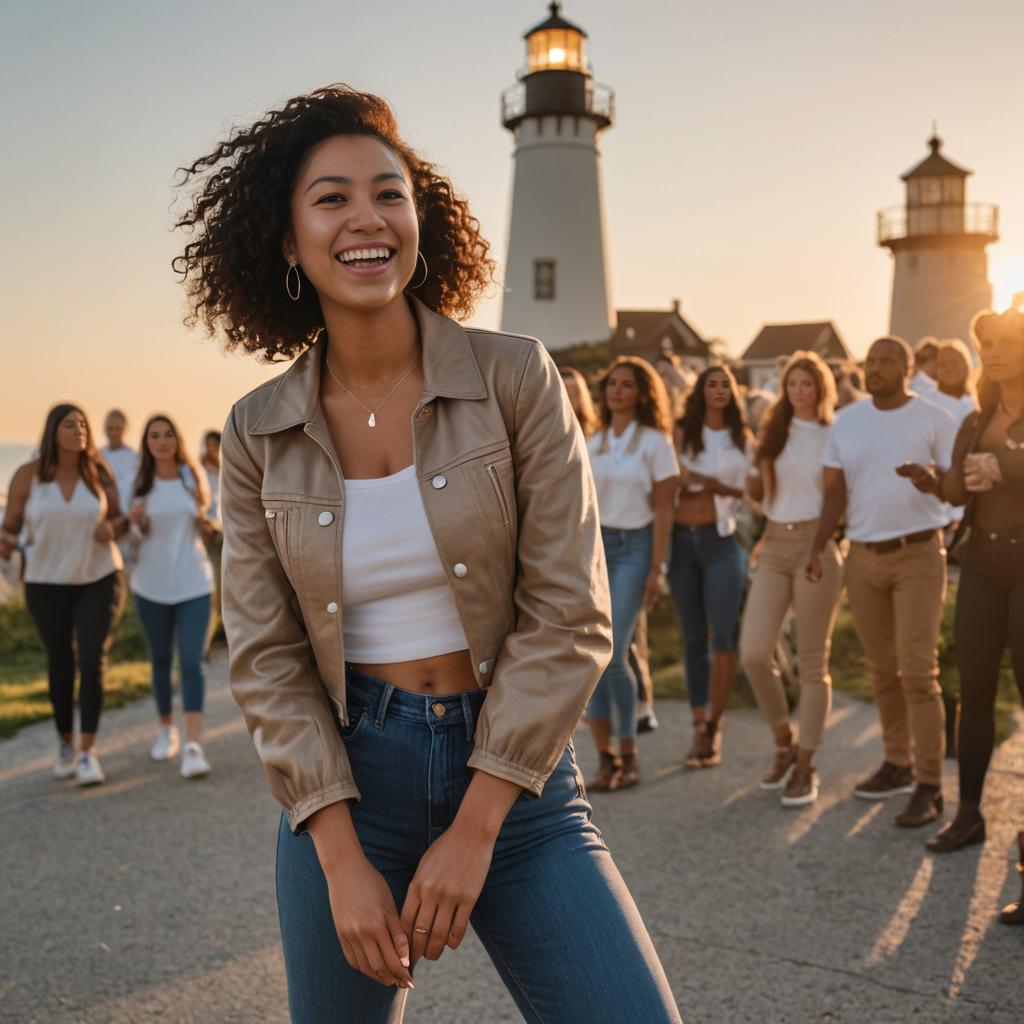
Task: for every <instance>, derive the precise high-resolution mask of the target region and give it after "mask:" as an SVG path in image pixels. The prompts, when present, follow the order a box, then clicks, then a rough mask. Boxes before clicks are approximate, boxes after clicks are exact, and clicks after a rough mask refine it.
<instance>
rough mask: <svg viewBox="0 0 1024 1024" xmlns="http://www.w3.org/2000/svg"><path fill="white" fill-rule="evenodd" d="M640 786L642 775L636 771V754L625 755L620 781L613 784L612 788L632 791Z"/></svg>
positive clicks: (623, 756)
mask: <svg viewBox="0 0 1024 1024" xmlns="http://www.w3.org/2000/svg"><path fill="white" fill-rule="evenodd" d="M638 785H640V773H639V772H638V771H637V769H636V754H623V755H622V771H621V772H620V773H619V777H618V779H617V780H616V781H615V782H613V783H612V785H611V788H612V789H614V790H619V789H632V788H633V787H634V786H638Z"/></svg>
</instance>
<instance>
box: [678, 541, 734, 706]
mask: <svg viewBox="0 0 1024 1024" xmlns="http://www.w3.org/2000/svg"><path fill="white" fill-rule="evenodd" d="M746 582H747V556H746V554H745V553H744V551H743V548H741V547H740V542H739V541H738V540H737V539H736V535H735V534H732V535H730V536H728V537H719V536H718V529H717V527H716V526H715V525H714V523H712V524H710V525H708V526H675V527H673V529H672V556H671V558H670V559H669V564H668V583H669V588H670V589H671V591H672V604H673V605H674V606H675V609H676V616H677V618H678V619H679V625H680V628H681V629H682V631H683V667H684V668H685V670H686V688H687V690H688V691H689V694H690V706H691V707H695V708H701V707H705V706H706V705H707V703H708V691H709V680H710V676H711V649H714V650H715V651H716V652H721V653H732V652H734V651H735V650H736V646H737V631H738V630H737V627H738V626H739V620H740V607H741V606H742V604H743V591H744V588H745V586H746ZM709 634H710V638H711V641H710V646H709V643H708V637H709Z"/></svg>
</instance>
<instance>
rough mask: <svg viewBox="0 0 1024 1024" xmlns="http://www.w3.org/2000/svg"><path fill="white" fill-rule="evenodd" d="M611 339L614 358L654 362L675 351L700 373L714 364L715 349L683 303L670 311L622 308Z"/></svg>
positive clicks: (675, 300)
mask: <svg viewBox="0 0 1024 1024" xmlns="http://www.w3.org/2000/svg"><path fill="white" fill-rule="evenodd" d="M616 316H617V323H616V327H615V333H614V334H612V336H611V341H610V344H611V352H612V356H613V357H614V356H640V357H642V358H643V359H648V360H650V361H651V362H653V361H654V360H655V359H657V357H658V355H659V354H660V353H661V352H663V351H665V350H666V349H671V350H672V351H673V352H675V354H676V355H678V356H680V357H681V358H682V359H683V362H685V363H686V365H687V366H689V367H691V368H692V369H694V370H697V371H698V372H699V371H700V370H702V369H704V367H705V366H707V365H708V363H710V362H712V361H714V353H713V352H712V351H711V346H710V345H709V344H708V343H707V342H706V341H705V340H704V339H703V338H702V337H701V336H700V334H698V333H697V331H696V330H695V329H694V327H693V326H692V325H691V324H690V323H689V322H688V321H687V320H686V318H685V317H684V316H683V314H682V310H681V308H680V304H679V300H678V299H673V300H672V307H671V308H670V309H620V310H618V311H617V314H616Z"/></svg>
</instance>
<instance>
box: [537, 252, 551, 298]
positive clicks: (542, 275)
mask: <svg viewBox="0 0 1024 1024" xmlns="http://www.w3.org/2000/svg"><path fill="white" fill-rule="evenodd" d="M533 297H534V299H537V300H539V301H547V300H551V299H553V298H554V297H555V261H554V260H534V261H533Z"/></svg>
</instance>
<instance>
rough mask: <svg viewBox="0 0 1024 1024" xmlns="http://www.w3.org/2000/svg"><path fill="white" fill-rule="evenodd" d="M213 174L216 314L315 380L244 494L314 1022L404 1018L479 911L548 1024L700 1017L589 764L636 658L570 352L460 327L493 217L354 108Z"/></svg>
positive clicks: (246, 577)
mask: <svg viewBox="0 0 1024 1024" xmlns="http://www.w3.org/2000/svg"><path fill="white" fill-rule="evenodd" d="M185 175H186V179H188V178H190V177H192V176H194V175H203V176H204V177H203V186H202V188H201V190H200V192H199V194H198V195H197V197H196V198H195V199H194V201H193V204H192V207H191V209H190V211H189V212H188V213H187V214H186V215H185V216H183V217H182V218H181V221H180V223H181V226H183V227H185V228H189V229H192V230H194V231H195V233H196V237H195V239H194V240H193V241H192V242H191V243H190V244H189V245H188V246H187V247H186V249H185V253H184V254H183V255H182V256H181V257H180V258H179V259H178V260H177V261H176V263H175V266H176V267H177V269H178V270H179V271H181V272H182V273H183V274H184V275H185V277H186V280H187V283H188V287H189V291H190V295H191V297H192V304H193V305H192V318H193V320H197V321H202V322H203V323H204V324H205V325H206V326H207V327H208V328H209V329H211V330H214V329H218V328H219V329H222V330H223V331H224V333H225V334H226V336H227V342H228V345H229V346H238V347H241V348H244V349H246V350H248V351H250V352H253V353H256V354H258V355H261V356H263V357H264V358H268V359H273V358H279V357H284V358H290V357H294V356H297V357H298V358H296V359H295V362H294V364H293V366H292V367H291V368H290V369H289V370H288V371H287V372H286V373H284V374H283V375H282V376H281V377H279V378H278V379H276V380H273V381H270V382H269V383H267V384H265V385H263V386H262V387H260V388H257V389H256V390H255V391H253V392H252V393H250V394H248V395H246V396H244V397H243V398H241V399H240V400H239V401H238V402H236V403H235V405H234V407H233V408H232V411H231V414H230V416H229V418H228V422H227V424H226V425H225V428H224V433H223V446H222V491H221V495H222V506H221V508H222V518H223V523H224V555H223V578H224V624H225V629H226V632H227V637H228V650H229V657H230V674H231V687H232V692H233V694H234V696H235V699H236V700H237V701H238V703H239V704H240V705H241V707H242V709H243V711H244V713H245V717H246V722H247V724H248V726H249V729H250V731H251V733H252V736H253V740H254V742H255V745H256V749H257V752H258V754H259V756H260V758H261V760H262V761H263V765H264V768H265V771H266V774H267V778H268V781H269V784H270V788H271V790H272V792H273V794H274V796H275V797H277V799H278V800H279V802H280V803H281V804H282V806H283V808H284V813H283V815H282V821H281V826H280V829H279V835H278V860H277V897H278V908H279V912H280V916H281V934H282V940H283V944H284V954H285V967H286V971H287V976H288V995H289V1003H290V1007H291V1012H292V1018H293V1020H295V1021H310V1022H312V1021H322V1020H335V1019H339V1020H340V1019H345V1020H358V1021H363V1022H366V1024H373V1022H380V1024H383V1022H384V1021H392V1022H393V1021H397V1020H400V1019H401V1015H402V1007H403V1004H404V999H405V998H406V995H407V991H408V990H409V989H411V988H412V987H413V980H412V971H413V969H414V968H415V966H416V962H417V960H418V959H419V958H420V957H423V956H426V957H427V958H429V959H435V960H436V959H437V958H439V957H440V956H441V955H442V953H443V951H444V949H445V948H446V947H447V948H449V949H456V948H457V947H458V946H459V945H460V944H461V942H462V940H463V938H464V936H465V934H466V931H467V930H468V927H469V921H470V916H471V915H472V919H473V923H474V927H475V928H476V930H477V932H478V934H479V935H480V938H481V940H482V941H483V943H484V945H485V946H486V947H487V949H488V951H489V952H490V954H491V956H492V958H493V960H494V962H495V964H496V966H497V968H498V970H499V971H500V972H501V974H502V977H503V978H504V979H505V981H506V983H507V984H508V987H509V989H510V991H511V993H512V995H513V998H515V1000H516V1002H517V1003H518V1004H519V1006H520V1008H521V1009H522V1011H523V1014H524V1016H526V1017H527V1018H528V1019H530V1020H537V1019H540V1018H541V1017H543V1019H544V1020H546V1021H551V1022H553V1024H556V1022H561V1024H568V1022H570V1021H592V1020H597V1019H602V1018H604V1019H609V1018H610V1017H612V1018H614V1019H616V1020H622V1019H626V1018H627V1017H628V1018H629V1019H631V1020H636V1021H638V1022H639V1021H645V1022H651V1024H663V1022H668V1024H672V1022H675V1021H678V1020H679V1016H678V1014H677V1012H676V1011H675V1008H674V1005H673V1003H672V997H671V993H670V992H669V989H668V984H667V982H666V980H665V976H664V973H663V971H662V969H661V965H660V963H659V962H658V958H657V954H656V953H655V951H654V948H653V946H652V945H651V942H650V939H649V938H648V936H647V933H646V931H645V930H644V927H643V922H642V921H641V920H640V917H639V914H638V913H637V910H636V907H635V905H634V904H633V900H632V898H631V897H630V895H629V893H628V891H627V890H626V887H625V885H624V884H623V882H622V879H621V878H620V877H619V874H618V872H617V870H616V868H615V865H614V863H613V862H612V860H611V856H610V854H609V852H608V850H607V848H606V847H605V845H604V843H603V841H602V839H601V836H600V833H599V832H598V831H597V829H596V828H595V827H594V826H593V825H592V824H591V822H590V807H589V804H588V803H587V799H586V796H585V794H584V791H583V787H582V785H581V781H580V773H579V769H578V767H577V766H576V761H575V755H574V752H573V748H572V743H571V736H572V733H573V730H574V729H575V727H576V725H577V723H578V722H579V719H580V715H581V712H582V710H583V707H584V706H585V704H586V702H587V699H588V697H589V696H590V693H591V691H592V690H593V688H594V684H595V682H596V681H597V678H598V676H599V675H600V674H601V670H602V668H603V667H604V664H605V662H606V661H607V659H608V654H609V653H610V647H611V644H610V639H611V636H610V633H611V631H610V628H609V626H610V623H609V600H608V586H607V574H606V571H605V561H604V557H603V553H602V548H601V537H600V532H599V528H598V519H597V508H596V501H595V495H594V484H593V479H592V477H591V474H590V469H589V463H588V460H587V456H586V451H585V446H584V441H583V437H582V434H581V433H580V431H579V429H578V428H577V426H576V423H575V419H574V417H573V414H572V410H571V408H570V406H569V403H568V399H567V396H566V394H565V389H564V388H563V386H562V383H561V381H560V380H559V378H558V371H557V369H556V368H555V365H554V363H553V361H552V360H551V358H550V356H548V354H547V352H546V351H545V349H544V347H543V346H542V345H540V344H539V343H538V342H536V341H534V340H532V339H529V338H522V337H515V336H511V335H502V334H498V333H495V332H486V331H479V330H474V329H464V328H462V327H461V326H459V324H457V323H455V322H454V321H453V320H451V319H449V318H448V317H449V315H453V314H455V315H460V316H465V315H468V314H469V312H470V311H471V310H472V308H473V304H474V302H475V300H476V298H477V297H478V296H479V295H480V293H481V291H482V290H483V289H484V288H485V287H486V285H487V284H488V282H489V281H490V280H491V276H492V271H493V264H492V262H491V260H490V258H489V257H488V255H487V252H488V247H487V243H486V242H485V241H484V240H483V239H482V238H481V237H480V233H479V227H478V225H477V222H476V220H475V219H474V218H473V217H472V216H471V215H470V213H469V211H468V209H467V206H466V203H465V201H464V200H462V199H460V198H459V197H458V196H457V195H456V193H455V191H454V189H453V188H452V185H451V183H450V182H449V181H448V180H447V179H446V178H442V177H440V176H439V175H438V174H437V173H436V172H435V171H434V169H433V168H432V167H431V166H430V165H429V164H426V163H424V162H423V161H422V160H420V159H419V158H418V157H417V156H416V155H415V154H414V153H413V152H412V151H411V150H410V149H409V147H408V146H406V144H405V143H404V142H402V140H401V139H400V138H399V137H398V134H397V129H396V126H395V121H394V117H393V115H392V114H391V111H390V110H389V109H388V107H387V105H386V104H385V103H384V101H383V100H381V99H379V98H378V97H375V96H370V95H367V94H365V93H357V92H353V91H352V90H350V89H347V88H345V87H342V86H336V87H332V88H328V89H322V90H320V91H318V92H316V93H313V94H312V95H310V96H304V97H299V98H297V99H294V100H291V101H290V102H289V103H288V104H287V105H286V106H285V107H284V108H283V109H281V110H278V111H274V112H272V113H270V114H268V115H267V116H266V117H265V118H263V120H261V121H260V122H258V123H257V124H256V125H254V126H253V127H251V128H249V129H247V130H243V131H241V132H238V133H236V134H235V135H234V136H233V137H232V138H231V139H229V140H228V141H226V142H224V143H223V144H222V145H221V146H220V147H218V149H217V150H215V151H214V153H212V154H210V155H209V156H207V157H203V158H201V159H200V160H198V161H196V162H195V163H194V164H193V165H192V166H191V167H190V168H188V169H187V170H186V172H185ZM665 444H666V446H667V441H666V442H665ZM592 936H600V945H599V954H600V955H597V954H596V953H595V952H594V950H595V944H594V943H593V941H592V939H591V937H592ZM574 951H576V953H577V955H575V956H574V955H573V953H574Z"/></svg>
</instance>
